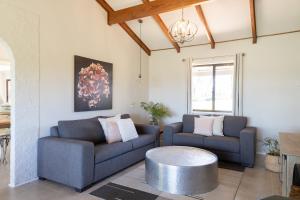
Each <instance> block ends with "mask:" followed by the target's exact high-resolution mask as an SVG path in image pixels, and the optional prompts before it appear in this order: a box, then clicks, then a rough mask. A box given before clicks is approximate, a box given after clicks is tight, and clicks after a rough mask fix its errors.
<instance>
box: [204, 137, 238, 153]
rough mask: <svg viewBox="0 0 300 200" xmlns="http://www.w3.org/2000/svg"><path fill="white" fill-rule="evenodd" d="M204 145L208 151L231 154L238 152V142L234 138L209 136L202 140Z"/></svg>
mask: <svg viewBox="0 0 300 200" xmlns="http://www.w3.org/2000/svg"><path fill="white" fill-rule="evenodd" d="M204 145H205V147H206V148H208V149H214V150H219V151H226V152H231V153H239V152H240V140H239V138H236V137H227V136H209V137H205V138H204Z"/></svg>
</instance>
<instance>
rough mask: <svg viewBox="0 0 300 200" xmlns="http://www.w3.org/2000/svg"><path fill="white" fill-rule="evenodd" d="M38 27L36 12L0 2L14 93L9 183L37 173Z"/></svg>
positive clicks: (1, 38) (0, 42)
mask: <svg viewBox="0 0 300 200" xmlns="http://www.w3.org/2000/svg"><path fill="white" fill-rule="evenodd" d="M0 2H1V1H0ZM38 27H39V20H38V17H37V16H36V15H34V14H31V13H27V12H24V11H23V10H22V9H19V8H15V7H13V6H10V5H8V4H5V3H2V2H1V3H0V46H1V48H2V49H5V51H6V53H7V55H8V56H7V57H8V58H9V62H10V63H11V78H12V88H13V89H12V97H15V98H12V110H11V111H12V114H11V122H12V126H11V134H12V135H11V147H12V148H11V154H10V155H11V158H10V162H11V163H10V171H11V173H10V175H11V176H10V185H12V186H15V185H18V184H21V183H24V182H27V181H30V180H33V179H34V178H35V177H36V170H37V168H36V166H37V163H36V155H37V148H36V146H37V145H36V143H37V138H38V134H39V132H38V131H39V124H38V122H39V110H38V108H39V90H38V86H39V40H38V38H39V33H38V32H39V31H38ZM14 147H17V148H14Z"/></svg>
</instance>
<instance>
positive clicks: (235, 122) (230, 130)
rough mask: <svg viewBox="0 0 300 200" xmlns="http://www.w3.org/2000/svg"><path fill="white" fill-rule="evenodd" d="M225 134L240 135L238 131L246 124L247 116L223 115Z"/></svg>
mask: <svg viewBox="0 0 300 200" xmlns="http://www.w3.org/2000/svg"><path fill="white" fill-rule="evenodd" d="M223 125H224V127H223V133H224V135H225V136H233V137H240V132H241V130H242V129H244V128H246V126H247V118H246V117H240V116H225V117H224V122H223Z"/></svg>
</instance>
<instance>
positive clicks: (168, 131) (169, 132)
mask: <svg viewBox="0 0 300 200" xmlns="http://www.w3.org/2000/svg"><path fill="white" fill-rule="evenodd" d="M182 127H183V123H182V122H176V123H173V124H168V125H166V126H165V128H164V134H163V138H164V145H165V146H167V145H172V144H173V134H175V133H179V132H182Z"/></svg>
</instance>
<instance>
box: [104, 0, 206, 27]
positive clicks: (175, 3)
mask: <svg viewBox="0 0 300 200" xmlns="http://www.w3.org/2000/svg"><path fill="white" fill-rule="evenodd" d="M205 1H207V0H184V1H183V0H155V1H150V2H149V3H147V4H140V5H137V6H133V7H129V8H125V9H121V10H118V11H114V12H109V15H108V24H109V25H112V24H117V23H120V22H126V21H130V20H134V19H140V18H143V17H149V16H154V15H158V14H160V13H164V12H170V11H174V10H178V9H181V8H184V7H187V6H191V5H193V4H198V3H201V2H205Z"/></svg>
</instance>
